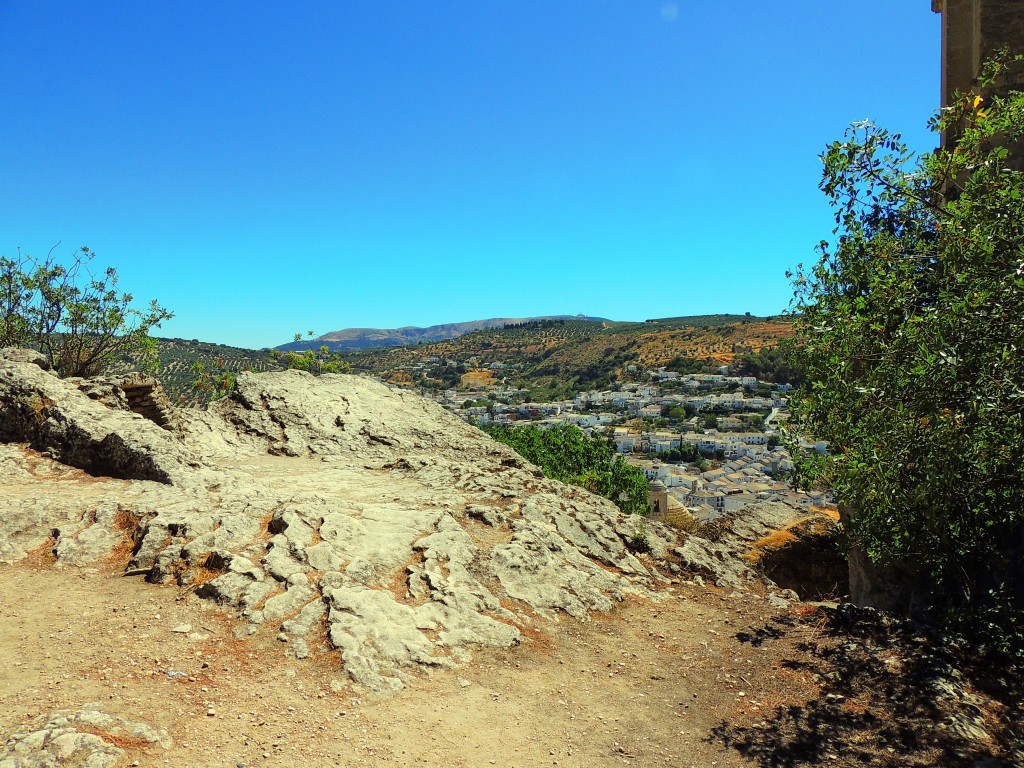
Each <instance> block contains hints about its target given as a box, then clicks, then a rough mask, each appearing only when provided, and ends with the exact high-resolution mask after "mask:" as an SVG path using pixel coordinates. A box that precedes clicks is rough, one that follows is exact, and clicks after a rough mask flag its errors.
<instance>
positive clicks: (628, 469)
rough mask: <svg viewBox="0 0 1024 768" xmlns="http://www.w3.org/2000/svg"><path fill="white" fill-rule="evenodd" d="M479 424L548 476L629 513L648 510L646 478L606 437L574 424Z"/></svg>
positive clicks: (641, 512) (640, 512)
mask: <svg viewBox="0 0 1024 768" xmlns="http://www.w3.org/2000/svg"><path fill="white" fill-rule="evenodd" d="M481 429H483V430H484V432H486V433H487V434H489V435H490V436H491V437H493V438H494V439H495V440H498V441H499V442H502V443H505V445H507V446H509V447H510V448H512V449H513V450H514V451H515V452H516V453H518V454H519V455H520V456H522V457H523V458H524V459H526V460H527V461H529V462H531V463H533V464H536V465H537V466H538V467H540V468H541V470H542V471H543V472H544V474H545V475H547V476H548V477H551V478H554V479H555V480H561V481H562V482H563V483H569V484H571V485H578V486H580V487H581V488H586V489H587V490H588V491H590V492H591V493H596V494H597V495H599V496H604V497H605V498H606V499H611V500H612V501H614V502H615V503H616V504H617V505H618V506H619V509H621V510H622V511H623V512H626V513H628V514H630V513H631V514H647V511H648V510H647V497H648V488H647V478H646V477H645V476H644V473H643V472H642V471H640V470H639V469H637V468H636V467H632V466H630V465H629V464H627V463H626V462H625V461H623V459H622V457H621V456H619V455H617V454H616V453H615V450H614V449H613V448H612V447H611V446H610V445H609V444H608V442H607V441H605V440H601V439H600V438H597V437H587V436H586V435H584V434H583V432H581V431H580V430H579V429H577V428H576V427H574V426H572V425H571V424H556V425H555V426H553V427H551V428H549V429H541V428H540V427H538V426H536V425H534V424H530V425H527V426H506V425H504V424H488V425H484V426H482V427H481Z"/></svg>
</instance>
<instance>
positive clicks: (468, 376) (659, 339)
mask: <svg viewBox="0 0 1024 768" xmlns="http://www.w3.org/2000/svg"><path fill="white" fill-rule="evenodd" d="M790 335H791V329H790V323H789V321H788V320H783V319H779V318H758V317H751V316H745V315H710V316H708V315H705V316H697V317H682V318H667V319H661V320H648V321H646V322H643V323H625V322H610V321H589V320H579V319H575V318H574V319H569V320H545V321H534V322H530V323H525V324H523V325H521V326H518V327H506V328H500V329H488V330H480V331H475V332H473V333H469V334H466V335H464V336H460V337H459V338H456V339H450V340H446V341H439V342H434V343H431V344H422V345H417V346H415V347H401V348H390V349H373V350H363V351H355V352H349V353H345V354H344V355H343V357H344V358H345V360H346V361H347V362H348V363H349V364H350V365H351V366H352V367H353V369H355V370H358V371H363V372H366V373H372V374H374V375H377V376H381V377H383V378H385V379H386V380H388V381H391V382H392V383H395V384H401V385H407V386H416V387H421V388H425V389H441V388H447V387H455V386H459V385H460V384H466V385H467V386H468V385H469V382H471V381H473V380H474V379H475V380H477V381H478V382H479V383H481V384H499V383H500V384H504V385H506V386H510V387H516V388H523V389H527V390H529V391H530V393H531V398H532V399H537V400H550V399H558V398H560V397H568V396H570V395H572V394H573V393H576V392H580V391H584V390H587V389H600V388H604V387H608V386H610V385H611V384H612V382H613V381H625V380H630V379H631V378H635V377H636V375H638V374H639V372H642V371H643V370H644V369H647V368H656V367H662V366H666V365H670V364H671V363H672V362H673V361H676V362H677V364H679V363H680V362H687V361H689V362H691V363H692V364H693V365H694V366H696V367H697V368H703V369H707V370H713V369H715V368H716V367H718V366H721V365H726V364H729V363H733V362H735V361H736V359H737V358H738V357H739V356H741V355H742V354H743V353H744V352H745V351H747V350H754V351H757V350H763V349H766V348H772V347H776V346H777V345H778V344H779V342H780V341H781V340H782V339H785V338H788V337H789V336H790ZM680 359H681V361H680ZM633 369H636V370H633Z"/></svg>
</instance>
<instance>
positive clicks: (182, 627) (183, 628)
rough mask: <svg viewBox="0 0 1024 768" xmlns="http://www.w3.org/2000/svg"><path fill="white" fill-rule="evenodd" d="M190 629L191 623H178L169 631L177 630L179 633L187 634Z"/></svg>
mask: <svg viewBox="0 0 1024 768" xmlns="http://www.w3.org/2000/svg"><path fill="white" fill-rule="evenodd" d="M191 631H192V625H191V624H179V625H178V626H176V627H174V628H172V629H171V632H177V633H178V634H179V635H187V634H188V633H189V632H191Z"/></svg>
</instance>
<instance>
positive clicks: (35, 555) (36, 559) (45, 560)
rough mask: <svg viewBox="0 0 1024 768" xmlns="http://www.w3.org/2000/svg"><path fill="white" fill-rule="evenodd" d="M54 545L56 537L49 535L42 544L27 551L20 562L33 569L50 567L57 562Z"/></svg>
mask: <svg viewBox="0 0 1024 768" xmlns="http://www.w3.org/2000/svg"><path fill="white" fill-rule="evenodd" d="M56 545H57V537H56V536H53V535H50V536H48V537H47V538H46V540H45V541H43V543H42V544H40V545H39V546H37V547H35V548H33V549H30V550H28V551H27V552H26V553H25V558H24V559H23V560H22V562H23V563H25V564H26V565H30V566H32V567H34V568H39V567H42V566H48V565H52V564H53V563H55V562H57V554H56V552H54V548H55V547H56Z"/></svg>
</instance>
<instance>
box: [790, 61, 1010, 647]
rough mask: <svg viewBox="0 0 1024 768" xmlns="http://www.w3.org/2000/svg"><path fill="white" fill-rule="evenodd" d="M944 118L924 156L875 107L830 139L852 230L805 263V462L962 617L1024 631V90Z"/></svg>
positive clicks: (997, 638)
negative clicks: (884, 123) (936, 144)
mask: <svg viewBox="0 0 1024 768" xmlns="http://www.w3.org/2000/svg"><path fill="white" fill-rule="evenodd" d="M997 70H998V67H997V66H996V65H988V66H987V67H986V75H985V82H986V83H990V82H991V80H992V77H993V76H994V74H996V72H997ZM931 127H932V128H933V129H935V130H940V131H945V132H946V136H947V138H955V141H947V143H946V145H945V146H943V147H942V148H940V149H938V150H936V151H935V152H933V153H930V154H926V155H923V156H915V155H914V154H913V153H911V152H910V151H909V150H908V149H907V147H906V145H905V144H904V143H903V142H902V141H901V139H900V136H899V135H898V134H891V133H889V132H888V131H885V130H883V129H881V128H878V127H876V126H874V125H872V124H870V123H867V122H864V123H858V124H855V125H854V126H852V127H851V128H850V129H849V130H848V131H847V134H846V137H845V139H844V140H843V141H837V142H835V143H833V144H831V145H830V146H829V147H828V148H827V150H826V152H825V153H824V155H823V158H822V159H823V161H824V165H825V170H824V176H823V180H822V182H821V188H822V190H823V191H824V192H825V194H826V196H827V197H828V199H829V200H830V202H831V203H832V205H833V206H834V208H835V211H836V222H837V227H836V230H835V231H834V234H835V235H836V239H835V242H834V244H831V245H830V244H829V243H826V242H823V243H822V244H821V246H820V259H819V260H818V262H817V263H816V264H815V265H813V266H812V267H811V268H809V269H803V268H798V271H797V273H796V275H795V286H796V299H795V305H796V309H797V311H798V312H799V315H798V316H797V319H796V329H797V339H798V342H799V344H800V345H801V347H802V352H801V354H800V356H801V365H802V368H803V370H804V371H805V372H806V374H807V377H808V380H809V384H808V386H807V388H806V390H805V391H804V392H803V394H802V395H801V396H800V397H799V398H798V399H797V401H796V403H795V414H796V416H797V421H796V426H797V428H798V429H799V430H801V431H802V432H803V433H805V434H807V435H809V436H813V437H814V438H816V439H822V440H826V441H828V443H829V447H830V454H829V455H828V456H825V457H821V458H820V459H819V460H818V466H816V467H811V468H810V472H809V473H808V474H807V475H805V476H806V477H811V476H813V475H815V474H817V475H818V476H819V477H821V478H824V479H825V480H827V481H829V482H830V483H831V484H832V485H833V487H834V488H835V491H836V495H837V498H838V500H839V501H840V502H841V503H843V504H846V505H849V508H850V509H851V510H852V513H851V515H850V517H849V519H848V520H847V521H846V523H845V524H846V530H847V533H848V535H849V537H850V538H851V540H852V541H853V542H854V543H855V544H856V545H858V546H859V547H860V548H861V549H862V550H863V551H864V552H865V553H866V555H867V556H868V557H869V558H870V560H871V561H873V562H874V563H876V564H881V565H887V564H899V565H900V567H901V569H909V570H910V572H911V573H913V574H916V576H917V581H918V586H919V587H920V586H921V585H924V586H925V587H926V591H925V594H930V595H931V602H932V604H931V606H930V608H931V611H932V613H933V615H934V616H936V617H938V618H941V619H942V620H944V621H945V622H946V623H947V625H948V626H951V627H953V628H955V629H958V630H961V631H966V632H969V633H973V634H974V635H975V636H977V637H981V638H986V639H988V640H991V641H993V642H998V643H1000V644H1002V645H1003V646H1007V647H1008V646H1013V645H1014V644H1016V645H1017V647H1018V648H1020V647H1024V632H1022V630H1021V626H1022V624H1021V620H1022V619H1024V611H1022V608H1024V573H1022V560H1024V388H1022V387H1024V354H1022V352H1024V349H1022V347H1024V226H1022V222H1024V174H1022V172H1021V170H1020V162H1021V158H1022V156H1024V152H1022V147H1024V94H1020V93H1013V94H1010V95H1006V96H998V95H996V96H993V97H991V98H990V99H987V100H983V99H982V98H980V97H975V96H963V97H960V98H959V100H957V101H956V102H955V103H954V104H953V105H951V106H950V107H949V108H947V109H946V110H944V111H943V112H942V113H941V114H940V115H939V116H938V117H936V118H935V119H933V120H932V121H931ZM1011 148H1012V149H1013V151H1010V150H1011ZM805 470H807V468H806V467H805Z"/></svg>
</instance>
